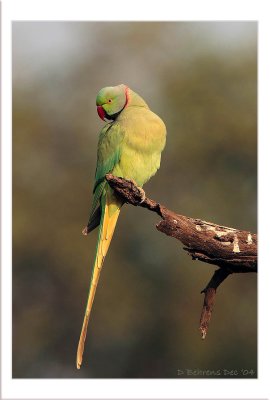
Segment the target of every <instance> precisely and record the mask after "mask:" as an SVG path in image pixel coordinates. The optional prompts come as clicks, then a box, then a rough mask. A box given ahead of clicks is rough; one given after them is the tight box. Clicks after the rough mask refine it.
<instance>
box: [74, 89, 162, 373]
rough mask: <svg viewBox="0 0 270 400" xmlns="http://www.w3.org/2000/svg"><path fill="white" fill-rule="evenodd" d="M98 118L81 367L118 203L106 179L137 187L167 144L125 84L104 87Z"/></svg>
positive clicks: (142, 103)
mask: <svg viewBox="0 0 270 400" xmlns="http://www.w3.org/2000/svg"><path fill="white" fill-rule="evenodd" d="M96 105H97V112H98V115H99V117H100V118H101V119H102V120H103V121H106V122H107V123H106V125H105V126H104V127H103V128H102V129H101V132H100V134H99V142H98V150H97V166H96V174H95V184H94V190H93V193H94V195H93V202H92V208H91V213H90V217H89V222H88V224H87V226H86V228H84V230H83V234H85V235H87V234H88V233H89V232H91V231H92V230H93V229H95V228H96V227H97V226H99V232H98V242H97V247H96V255H95V261H94V266H93V270H92V277H91V282H90V289H89V294H88V299H87V305H86V310H85V315H84V320H83V326H82V330H81V335H80V340H79V344H78V350H77V368H78V369H80V366H81V364H82V357H83V351H84V342H85V338H86V333H87V326H88V321H89V317H90V312H91V308H92V305H93V300H94V296H95V292H96V288H97V284H98V280H99V275H100V271H101V268H102V264H103V261H104V258H105V256H106V253H107V251H108V248H109V246H110V242H111V239H112V236H113V232H114V229H115V225H116V222H117V219H118V216H119V213H120V209H121V207H122V205H123V200H121V198H120V197H119V196H117V194H116V193H114V190H113V189H112V188H111V187H110V186H109V184H108V183H107V181H106V179H105V175H106V174H107V173H112V174H113V175H115V176H119V177H122V178H125V179H132V180H133V181H135V182H136V184H137V185H139V186H140V187H142V186H143V185H144V183H146V182H147V181H148V180H149V179H150V178H151V177H152V176H153V175H155V173H156V171H157V170H158V169H159V166H160V158H161V152H162V150H163V149H164V146H165V142H166V127H165V125H164V123H163V121H162V120H161V119H160V118H159V117H158V116H157V115H156V114H154V113H153V112H152V111H151V110H150V109H149V107H148V105H147V104H146V102H145V101H144V100H143V99H142V98H141V97H140V96H139V95H138V94H137V93H135V92H133V91H132V90H131V89H130V88H128V87H127V86H126V85H123V84H121V85H118V86H113V87H105V88H103V89H101V90H100V91H99V93H98V95H97V99H96Z"/></svg>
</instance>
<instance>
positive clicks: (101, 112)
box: [97, 106, 105, 121]
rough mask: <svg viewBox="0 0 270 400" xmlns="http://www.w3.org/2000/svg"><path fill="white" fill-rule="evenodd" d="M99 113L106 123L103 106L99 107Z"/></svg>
mask: <svg viewBox="0 0 270 400" xmlns="http://www.w3.org/2000/svg"><path fill="white" fill-rule="evenodd" d="M97 112H98V115H99V117H100V118H101V119H102V120H103V121H105V111H104V110H103V107H102V106H97Z"/></svg>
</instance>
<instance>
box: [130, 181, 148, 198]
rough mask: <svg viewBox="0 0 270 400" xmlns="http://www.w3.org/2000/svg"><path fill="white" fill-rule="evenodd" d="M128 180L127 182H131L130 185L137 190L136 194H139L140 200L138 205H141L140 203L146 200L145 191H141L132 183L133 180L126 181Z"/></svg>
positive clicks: (141, 189)
mask: <svg viewBox="0 0 270 400" xmlns="http://www.w3.org/2000/svg"><path fill="white" fill-rule="evenodd" d="M128 180H129V182H131V183H132V184H133V185H134V186H135V187H136V189H137V190H138V192H139V198H140V201H139V204H142V203H143V202H144V200H145V199H146V195H145V191H144V190H143V188H141V187H140V186H138V184H137V183H136V182H135V181H134V179H128Z"/></svg>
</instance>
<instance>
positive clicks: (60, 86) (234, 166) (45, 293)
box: [13, 22, 257, 378]
mask: <svg viewBox="0 0 270 400" xmlns="http://www.w3.org/2000/svg"><path fill="white" fill-rule="evenodd" d="M119 83H125V84H127V85H128V86H130V87H131V88H132V89H133V90H134V91H136V92H138V93H139V94H140V95H141V96H142V97H143V98H144V99H145V100H146V102H147V103H148V104H149V106H150V108H151V109H152V110H153V111H154V112H156V113H157V114H158V115H160V116H161V117H162V119H163V120H164V122H165V123H166V126H167V131H168V137H167V146H166V148H165V151H164V153H163V156H162V162H161V169H160V170H159V171H158V173H157V175H156V176H155V177H154V178H152V180H151V181H150V182H149V183H148V184H147V185H146V186H145V190H146V193H147V195H148V196H149V197H152V198H154V199H156V200H157V201H159V202H161V203H163V204H164V205H166V206H167V207H168V208H170V209H172V210H175V211H177V212H179V213H182V214H185V215H188V216H192V217H197V218H201V219H205V220H210V221H213V222H216V223H218V224H223V225H227V226H233V227H237V228H240V229H245V230H251V231H252V232H255V231H256V207H257V204H256V201H257V197H256V190H257V181H256V179H257V178H256V174H257V165H256V163H257V161H256V158H257V148H256V146H257V24H256V23H255V22H14V23H13V377H14V378H89V377H90V378H91V377H92V378H177V377H178V375H177V371H178V370H179V369H182V370H186V369H195V370H208V369H209V370H218V369H226V370H231V369H234V370H237V371H238V372H239V375H238V376H237V377H242V375H241V374H242V373H241V370H242V369H253V370H254V371H256V369H257V313H256V312H257V303H256V302H257V294H256V291H257V283H256V275H255V274H242V275H240V274H239V275H235V276H231V277H229V278H228V279H227V280H226V281H225V282H224V284H223V285H222V286H221V287H220V288H219V290H218V296H217V300H216V305H215V309H214V313H213V316H212V321H211V325H210V328H209V332H208V336H207V338H206V340H205V341H202V340H201V337H200V332H199V329H198V327H199V317H200V312H201V306H202V302H203V296H202V295H201V294H200V291H201V289H203V288H204V286H205V285H206V283H207V282H208V280H209V279H210V277H211V275H212V273H213V271H214V269H215V267H213V266H210V265H207V264H204V263H201V262H199V261H192V260H191V259H190V257H189V256H188V255H187V254H186V253H185V252H184V251H183V250H182V247H181V245H180V243H179V242H177V241H176V240H174V239H172V238H169V237H167V236H165V235H163V234H161V233H160V232H158V231H157V230H156V229H155V224H156V223H157V222H158V220H159V219H158V218H157V216H156V215H154V214H153V213H150V212H149V211H146V210H144V209H142V208H135V207H132V206H127V205H126V206H124V207H123V210H122V212H121V216H120V219H119V223H118V226H117V229H116V232H115V237H114V239H113V241H112V245H111V248H110V251H109V253H108V256H107V258H106V261H105V264H104V267H103V271H102V274H101V280H100V283H99V287H98V290H97V294H96V298H95V303H94V307H93V313H92V318H91V322H90V325H89V330H88V337H87V342H86V349H85V355H84V363H83V366H82V369H81V370H80V371H77V370H76V366H75V357H76V349H77V342H78V338H79V334H80V329H81V323H82V319H83V313H84V308H85V303H86V297H87V293H88V285H89V279H90V269H91V265H92V262H93V257H94V251H95V243H96V238H97V232H96V231H95V232H93V233H92V234H91V235H90V236H88V237H83V236H82V235H81V230H82V228H83V226H84V225H85V224H86V222H87V218H88V213H89V207H90V203H91V193H92V184H93V178H94V172H95V164H96V148H97V141H98V132H99V130H100V129H101V127H102V121H101V120H100V119H99V118H98V116H97V113H96V107H95V98H96V94H97V92H98V91H99V89H101V88H102V87H104V86H113V85H117V84H119ZM254 376H255V375H253V377H254ZM183 377H186V376H185V375H184V376H183ZM198 377H201V376H200V374H199V375H198ZM228 377H229V376H228ZM246 377H248V378H250V377H252V376H250V375H247V376H246Z"/></svg>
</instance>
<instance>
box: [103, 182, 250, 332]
mask: <svg viewBox="0 0 270 400" xmlns="http://www.w3.org/2000/svg"><path fill="white" fill-rule="evenodd" d="M106 179H107V181H108V183H109V184H110V186H111V187H112V188H113V189H114V190H115V192H116V193H117V194H118V195H119V196H121V197H122V198H123V199H124V201H125V202H126V203H130V204H132V205H134V206H140V207H144V208H147V209H148V210H150V211H154V212H156V213H157V214H158V215H159V216H161V217H162V220H161V221H160V222H159V223H158V224H157V225H156V228H157V229H158V230H159V231H160V232H163V233H165V234H166V235H168V236H171V237H174V238H176V239H178V240H179V241H180V242H182V243H183V245H184V250H186V251H187V252H188V254H189V255H190V256H191V257H192V259H193V260H200V261H203V262H206V263H209V264H213V265H217V266H218V267H219V268H220V269H218V270H217V271H215V273H214V275H213V277H212V279H211V280H210V282H209V283H208V285H207V286H206V288H205V289H204V290H203V291H202V293H204V294H205V298H204V304H203V310H202V314H201V319H200V330H201V333H202V338H205V336H206V333H207V328H208V325H209V321H210V318H211V314H212V310H213V304H214V298H215V294H216V289H217V287H218V286H219V285H220V284H221V283H222V282H223V281H224V280H225V279H226V278H227V276H228V275H230V274H232V273H244V272H257V235H256V234H253V233H251V232H249V231H243V230H239V229H235V228H229V227H226V226H223V225H217V224H214V223H212V222H206V221H203V220H201V219H197V218H191V217H186V216H184V215H180V214H177V213H175V212H173V211H171V210H168V209H167V208H166V207H164V206H163V205H162V204H160V203H157V202H156V201H154V200H152V199H149V198H147V197H146V196H145V193H144V191H143V190H142V189H141V188H139V187H138V186H136V184H135V182H133V181H130V180H126V179H123V178H119V177H115V176H113V175H112V174H107V175H106Z"/></svg>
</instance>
